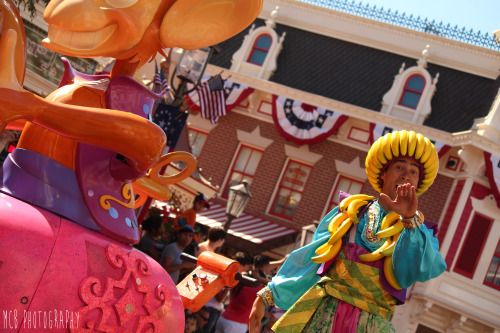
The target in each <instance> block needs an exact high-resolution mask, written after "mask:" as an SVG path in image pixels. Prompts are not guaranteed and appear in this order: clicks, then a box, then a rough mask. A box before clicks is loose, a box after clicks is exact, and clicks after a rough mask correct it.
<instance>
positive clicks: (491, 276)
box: [485, 257, 500, 286]
mask: <svg viewBox="0 0 500 333" xmlns="http://www.w3.org/2000/svg"><path fill="white" fill-rule="evenodd" d="M499 264H500V258H499V257H494V258H493V261H492V262H491V265H490V268H489V269H488V274H486V279H485V280H486V282H491V283H493V284H496V285H497V286H500V272H499V271H498V265H499Z"/></svg>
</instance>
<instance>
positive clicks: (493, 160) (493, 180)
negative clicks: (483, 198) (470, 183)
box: [484, 152, 500, 208]
mask: <svg viewBox="0 0 500 333" xmlns="http://www.w3.org/2000/svg"><path fill="white" fill-rule="evenodd" d="M484 161H485V164H486V176H487V177H488V180H489V182H490V187H491V191H492V192H493V195H494V196H495V199H496V200H497V206H498V207H499V208H500V155H496V154H490V153H488V152H484Z"/></svg>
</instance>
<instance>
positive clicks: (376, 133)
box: [370, 123, 451, 158]
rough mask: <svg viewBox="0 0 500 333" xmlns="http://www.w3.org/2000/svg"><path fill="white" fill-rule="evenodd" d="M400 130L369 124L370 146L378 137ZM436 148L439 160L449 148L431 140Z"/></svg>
mask: <svg viewBox="0 0 500 333" xmlns="http://www.w3.org/2000/svg"><path fill="white" fill-rule="evenodd" d="M400 130H402V129H401V128H394V127H389V126H386V125H381V124H374V123H370V144H372V143H374V142H375V141H377V140H378V139H379V138H380V137H382V136H384V135H386V134H387V133H391V132H392V131H400ZM431 142H432V143H433V144H434V147H435V148H436V152H437V153H438V156H439V158H441V157H443V156H444V154H446V152H448V150H450V148H451V146H448V145H447V144H444V143H442V142H439V141H435V140H431Z"/></svg>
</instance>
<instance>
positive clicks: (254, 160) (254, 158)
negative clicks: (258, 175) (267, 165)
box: [245, 150, 262, 176]
mask: <svg viewBox="0 0 500 333" xmlns="http://www.w3.org/2000/svg"><path fill="white" fill-rule="evenodd" d="M261 157H262V152H260V151H257V150H253V151H252V155H251V156H250V160H249V161H248V165H247V168H246V170H245V173H246V174H247V175H252V176H253V175H255V170H257V166H258V165H259V162H260V158H261Z"/></svg>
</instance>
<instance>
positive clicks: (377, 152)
mask: <svg viewBox="0 0 500 333" xmlns="http://www.w3.org/2000/svg"><path fill="white" fill-rule="evenodd" d="M397 157H408V158H412V159H414V160H415V161H416V162H417V163H418V164H419V165H420V174H419V177H420V179H419V182H418V187H417V189H416V192H417V195H418V194H422V193H424V192H425V191H426V190H427V189H428V188H429V187H430V186H431V185H432V183H433V182H434V179H435V178H436V175H437V172H438V169H439V157H438V154H437V152H436V148H435V147H434V144H433V143H432V142H431V141H430V140H429V139H428V138H426V137H425V136H423V135H422V134H419V133H415V132H413V131H394V132H392V133H387V134H386V135H384V136H383V137H381V138H380V139H378V140H377V141H375V143H374V144H373V145H372V146H371V148H370V150H369V151H368V155H367V156H366V161H365V168H366V174H367V175H368V180H369V181H370V184H372V186H373V188H374V189H375V190H376V191H377V192H379V193H380V192H382V185H383V181H382V179H381V178H380V176H381V175H382V174H383V172H384V171H385V170H386V169H387V167H389V165H390V164H391V162H392V161H393V160H394V159H395V158H397Z"/></svg>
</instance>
